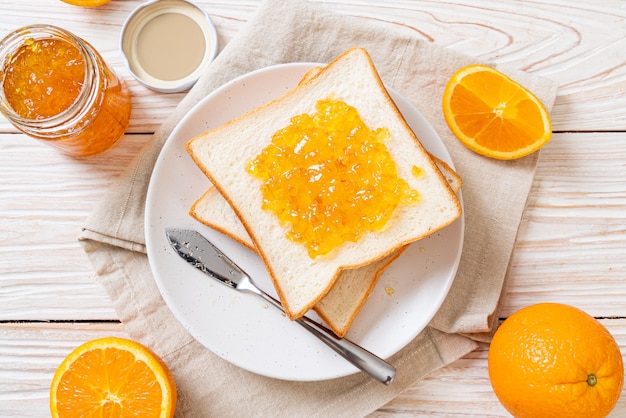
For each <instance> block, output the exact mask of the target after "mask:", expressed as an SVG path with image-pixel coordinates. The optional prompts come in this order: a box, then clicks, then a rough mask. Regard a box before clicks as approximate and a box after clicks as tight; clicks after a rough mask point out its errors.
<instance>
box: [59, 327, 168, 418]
mask: <svg viewBox="0 0 626 418" xmlns="http://www.w3.org/2000/svg"><path fill="white" fill-rule="evenodd" d="M175 409H176V384H175V382H174V379H173V377H172V375H171V374H170V372H169V369H168V368H167V366H166V365H165V363H163V361H162V360H161V359H160V358H159V357H157V355H156V354H154V353H153V352H152V351H150V350H149V349H148V348H147V347H145V346H143V345H142V344H140V343H138V342H136V341H132V340H128V339H124V338H119V337H106V338H99V339H96V340H92V341H89V342H86V343H84V344H82V345H81V346H79V347H77V348H76V349H74V351H72V352H71V353H70V354H68V356H67V357H66V358H65V359H64V360H63V362H62V363H61V364H60V365H59V367H58V369H57V371H56V373H55V374H54V378H53V379H52V385H51V386H50V411H51V413H52V417H96V416H97V417H130V416H141V417H161V418H164V417H173V416H174V411H175Z"/></svg>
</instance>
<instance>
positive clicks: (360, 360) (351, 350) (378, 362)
mask: <svg viewBox="0 0 626 418" xmlns="http://www.w3.org/2000/svg"><path fill="white" fill-rule="evenodd" d="M247 290H251V291H253V292H254V293H256V294H257V295H259V296H261V297H262V298H263V299H265V300H267V301H268V302H270V303H271V304H272V305H274V306H275V307H276V308H278V309H280V310H281V311H282V312H284V311H285V310H284V309H283V306H282V305H281V304H280V302H279V301H277V300H276V299H274V298H273V297H272V296H270V295H268V294H267V293H265V292H264V291H262V290H261V289H259V288H256V287H255V289H247ZM295 322H297V323H298V324H300V325H302V326H303V327H304V328H305V329H306V330H307V331H309V332H311V333H312V334H313V335H315V336H316V337H317V338H319V339H320V340H322V342H324V344H326V345H327V346H329V347H330V348H332V349H333V350H334V351H335V352H336V353H337V354H339V355H340V356H341V357H343V358H345V359H346V360H348V361H349V362H350V363H352V364H353V365H354V366H356V367H357V368H358V369H359V370H362V371H364V372H365V373H367V374H368V375H370V376H371V377H373V378H374V379H376V380H378V381H379V382H381V383H383V384H384V385H389V383H391V381H392V380H393V378H394V377H395V375H396V368H395V367H394V366H392V365H391V364H389V363H387V362H386V361H385V360H383V359H381V358H380V357H378V356H377V355H376V354H373V353H371V352H369V351H367V350H366V349H364V348H363V347H361V346H359V345H357V344H355V343H353V342H352V341H350V340H348V339H347V338H339V337H337V336H336V335H335V334H333V332H332V331H330V330H329V329H328V328H326V327H324V326H322V325H320V324H318V323H317V322H315V321H313V320H311V319H309V318H307V317H305V316H303V317H301V318H298V319H296V321H295Z"/></svg>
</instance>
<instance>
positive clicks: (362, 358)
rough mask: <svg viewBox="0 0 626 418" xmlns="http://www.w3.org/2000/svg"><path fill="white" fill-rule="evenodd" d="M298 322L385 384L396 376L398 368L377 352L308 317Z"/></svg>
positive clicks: (342, 355)
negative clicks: (333, 331) (334, 332)
mask: <svg viewBox="0 0 626 418" xmlns="http://www.w3.org/2000/svg"><path fill="white" fill-rule="evenodd" d="M296 322H297V323H299V324H300V325H302V326H303V327H304V328H305V329H307V330H308V331H310V332H311V333H312V334H313V335H315V336H316V337H318V338H319V339H320V340H322V341H323V342H324V343H325V344H326V345H327V346H329V347H330V348H332V349H333V350H334V351H335V352H336V353H337V354H339V355H340V356H341V357H343V358H345V359H346V360H348V361H349V362H350V363H352V364H353V365H355V366H356V367H358V368H359V369H360V370H362V371H364V372H365V373H367V374H369V375H370V376H371V377H373V378H374V379H376V380H378V381H379V382H381V383H383V384H384V385H389V383H391V381H392V380H393V378H394V377H395V375H396V368H395V367H394V366H392V365H391V364H389V363H387V362H386V361H385V360H383V359H381V358H380V357H378V356H377V355H376V354H373V353H371V352H369V351H367V350H366V349H364V348H363V347H361V346H359V345H357V344H355V343H353V342H352V341H350V340H348V339H347V338H339V337H337V336H336V335H335V334H333V333H332V332H331V331H330V330H328V329H327V328H326V327H323V326H322V325H320V324H318V323H317V322H315V321H313V320H311V319H309V318H307V317H302V318H299V319H297V320H296Z"/></svg>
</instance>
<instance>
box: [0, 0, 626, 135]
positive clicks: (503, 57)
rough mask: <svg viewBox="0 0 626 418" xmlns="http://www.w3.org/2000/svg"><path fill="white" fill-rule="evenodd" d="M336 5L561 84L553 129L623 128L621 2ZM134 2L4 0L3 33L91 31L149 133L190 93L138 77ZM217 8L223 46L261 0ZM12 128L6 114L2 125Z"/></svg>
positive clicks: (332, 5) (213, 10)
mask: <svg viewBox="0 0 626 418" xmlns="http://www.w3.org/2000/svg"><path fill="white" fill-rule="evenodd" d="M311 1H315V2H319V3H323V5H324V7H327V8H328V9H329V10H333V11H336V12H339V13H345V14H349V15H354V16H359V17H362V18H364V19H371V20H373V21H384V22H388V23H390V24H391V25H392V26H397V27H401V28H404V29H409V30H411V31H413V32H414V33H415V34H416V36H419V37H421V38H423V39H425V40H428V41H431V42H434V43H437V44H438V45H442V46H445V47H448V48H451V49H454V50H456V51H458V52H460V53H463V54H467V55H470V56H474V57H476V58H477V59H480V60H487V61H492V62H497V63H503V64H507V65H510V66H511V67H513V68H519V69H523V70H526V71H529V72H533V73H536V74H539V75H542V76H545V77H548V78H552V79H554V80H557V81H558V82H559V84H560V90H559V97H558V99H557V103H556V106H555V108H554V111H553V112H552V116H553V122H554V129H555V130H557V131H564V130H570V131H571V130H575V131H615V130H624V128H625V127H626V115H625V114H624V112H623V111H622V109H623V108H624V107H625V105H626V92H625V91H624V85H625V83H626V65H625V63H626V59H625V57H624V50H626V48H625V47H626V37H625V36H624V28H625V27H626V9H625V8H624V7H623V3H622V2H621V1H619V0H611V1H603V2H602V3H601V5H600V4H598V2H595V1H592V0H586V1H583V0H574V1H549V2H548V1H524V2H520V1H512V0H509V1H485V0H483V1H470V0H466V1H419V0H414V1H411V0H402V1H393V2H372V1H368V0H361V1H355V0H347V1H333V2H329V1H320V0H311ZM140 3H141V1H138V0H132V1H131V0H123V1H122V0H113V1H112V2H110V3H109V4H107V5H105V6H101V7H98V8H96V9H79V8H76V7H74V6H71V5H68V4H65V3H62V2H60V1H59V0H47V1H45V0H37V1H32V0H31V1H28V2H23V4H22V3H20V7H19V10H15V9H16V8H15V4H14V3H13V2H10V1H7V0H2V1H1V2H0V16H2V20H1V21H0V33H1V34H6V33H8V32H9V31H10V30H13V29H16V28H18V27H20V26H24V25H27V24H32V23H35V22H53V23H54V24H57V25H59V26H61V27H64V28H67V29H69V30H71V31H73V32H74V33H76V34H77V35H79V36H81V37H83V38H85V39H86V40H88V41H89V42H90V43H92V44H93V45H94V46H95V47H96V49H98V51H100V52H101V54H102V55H103V57H104V58H105V60H106V61H107V62H108V63H109V64H110V65H111V66H112V67H113V68H114V69H115V70H116V71H117V72H118V73H119V74H120V76H121V77H122V78H123V79H124V80H126V81H127V83H128V84H129V86H130V88H131V91H132V94H133V105H134V112H133V115H132V121H131V126H130V128H129V132H153V131H154V130H155V129H156V128H157V127H158V126H159V125H160V123H161V122H162V121H163V120H164V119H165V118H166V117H167V115H168V114H169V113H170V112H171V111H172V110H173V109H174V107H175V106H176V104H177V103H178V102H179V101H180V99H181V98H182V97H183V95H184V93H177V94H170V95H163V94H158V93H155V92H151V91H150V90H148V89H146V88H145V87H143V86H141V85H139V84H138V83H137V82H136V81H135V80H134V79H133V78H132V77H131V76H130V74H129V72H128V71H127V70H126V68H125V67H124V65H123V60H122V56H121V54H120V52H119V49H118V40H119V34H120V31H121V26H122V24H123V22H124V20H125V18H126V16H127V15H128V14H129V13H130V12H131V11H132V10H133V9H134V8H135V7H136V6H138V5H139V4H140ZM196 3H197V4H199V5H200V6H202V7H203V8H204V9H205V10H207V12H208V13H209V14H210V15H211V17H212V19H213V21H214V24H215V26H216V28H217V30H218V33H219V41H220V44H221V45H222V47H223V46H224V45H226V44H227V43H228V41H229V40H230V39H232V38H233V37H234V36H236V34H237V32H238V31H239V30H240V29H241V28H242V27H243V25H244V24H245V22H246V20H247V19H248V18H249V17H250V16H251V15H252V14H253V13H254V10H255V9H256V7H257V6H258V5H259V4H260V0H256V1H242V0H233V1H197V2H196ZM7 129H10V126H9V125H8V124H7V123H6V121H4V120H2V119H0V131H6V130H7Z"/></svg>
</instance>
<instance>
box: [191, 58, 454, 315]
mask: <svg viewBox="0 0 626 418" xmlns="http://www.w3.org/2000/svg"><path fill="white" fill-rule="evenodd" d="M327 98H333V99H336V100H342V101H344V102H346V103H348V104H349V105H351V106H354V107H355V108H356V109H357V110H358V112H359V114H360V116H361V118H362V119H363V120H364V122H365V123H366V125H367V126H369V127H370V128H371V129H375V128H380V127H385V128H387V129H388V130H389V132H390V138H389V139H388V140H387V141H386V142H385V145H386V147H387V149H388V151H389V153H390V154H391V156H392V158H393V159H394V161H395V163H396V168H397V172H398V176H399V177H401V178H402V179H404V180H405V181H406V182H407V183H408V184H409V186H410V187H411V188H412V189H414V190H417V191H418V192H419V193H420V196H421V201H420V202H419V203H418V204H415V205H405V206H398V207H397V208H396V209H395V210H394V212H393V214H392V217H391V218H390V219H389V221H388V222H387V225H386V226H385V228H384V229H383V230H381V231H378V232H376V233H367V234H365V235H364V236H363V237H362V238H360V239H359V240H358V241H357V242H348V243H345V244H343V245H342V246H341V247H339V248H337V249H336V250H335V251H332V252H331V253H330V254H327V255H324V256H320V257H316V258H311V257H310V256H309V254H308V252H307V250H306V248H305V247H304V246H302V245H298V244H295V243H294V242H292V241H291V240H289V239H288V238H287V236H286V232H287V230H286V228H285V227H283V226H281V224H280V222H279V220H278V218H277V217H276V216H275V215H274V214H273V213H271V212H269V211H264V210H262V209H261V206H262V195H261V191H260V185H261V182H260V181H259V180H258V179H256V178H254V177H253V176H251V175H250V174H248V172H247V166H248V164H249V162H250V161H251V160H252V159H254V158H255V157H256V156H257V155H258V154H259V153H260V152H261V151H262V150H263V149H264V148H265V147H266V146H267V145H269V143H270V142H271V138H272V135H273V134H274V133H275V132H276V131H277V130H279V129H281V128H283V127H285V126H287V125H288V124H289V123H290V119H291V118H292V117H293V116H295V115H299V114H303V113H307V114H311V113H314V112H315V105H316V103H317V101H318V100H322V99H327ZM187 151H188V152H189V154H190V155H191V157H192V158H193V159H194V161H195V162H196V164H197V165H198V166H199V167H200V169H202V171H203V172H204V173H205V174H206V176H207V177H208V178H209V180H211V182H212V183H213V185H215V187H216V188H217V189H218V190H219V191H220V193H221V194H222V195H223V196H224V197H225V198H226V200H227V201H228V203H229V204H230V206H231V207H232V208H233V209H234V210H235V212H236V213H237V216H238V217H239V219H240V220H241V222H242V224H243V226H244V228H245V229H246V231H247V233H248V234H249V236H250V238H251V239H252V242H253V243H254V246H255V248H256V249H257V250H258V253H259V255H260V256H261V258H262V259H263V261H264V263H265V266H266V268H267V270H268V272H269V275H270V277H271V279H272V281H273V284H274V286H275V288H276V291H277V293H278V295H279V297H280V299H281V302H282V304H283V307H284V308H285V311H286V313H287V315H288V317H289V318H291V319H295V318H298V317H300V316H302V315H303V314H304V313H305V312H307V311H308V310H309V309H311V308H312V307H313V306H314V305H315V304H317V303H318V302H319V301H320V300H321V299H322V298H323V297H324V296H325V295H326V294H327V293H328V292H329V291H330V289H331V288H332V286H333V284H334V283H335V281H336V280H337V278H338V277H339V275H340V273H341V271H342V270H345V269H350V268H357V267H361V266H364V265H367V264H369V263H372V262H374V261H377V260H380V259H383V258H384V257H387V256H389V255H391V254H393V253H394V252H395V251H397V250H399V249H400V248H402V247H404V246H405V245H407V244H409V243H411V242H414V241H417V240H419V239H421V238H422V237H425V236H427V235H429V234H432V233H433V232H435V231H437V230H439V229H441V228H444V227H445V226H447V225H449V224H450V223H452V222H453V221H454V220H455V219H457V218H458V217H459V216H460V215H461V206H460V204H459V201H458V199H457V198H456V196H455V194H454V192H453V191H452V189H451V188H450V187H449V185H448V184H447V182H446V181H445V178H444V177H443V176H442V174H441V173H440V171H439V170H438V169H437V167H436V166H435V163H434V162H433V161H432V159H431V158H430V156H429V155H428V153H427V152H426V151H425V150H424V148H423V147H422V145H421V144H420V143H419V140H418V139H417V138H416V137H415V135H414V134H413V132H412V131H411V129H410V128H409V126H408V125H407V123H406V121H405V120H404V118H403V117H402V115H401V114H400V112H399V111H398V109H397V107H396V106H395V104H394V102H393V101H392V100H391V98H390V96H389V94H388V93H387V91H386V90H385V88H384V86H383V84H382V81H381V80H380V78H379V76H378V74H377V72H376V69H375V68H374V65H373V63H372V61H371V59H370V57H369V55H368V54H367V52H366V51H365V50H364V49H362V48H353V49H350V50H348V51H346V52H345V53H343V54H342V55H340V56H339V57H338V58H337V59H335V60H333V61H332V62H331V63H330V64H328V65H327V66H326V67H324V68H323V69H321V70H320V71H319V73H318V74H317V75H315V76H313V77H311V78H310V79H309V80H307V81H305V82H303V83H301V84H299V85H298V86H297V87H296V88H294V89H293V90H291V91H289V92H287V93H286V94H285V95H283V96H282V97H280V98H278V99H276V100H274V101H271V102H270V103H268V104H266V105H263V106H261V107H259V108H257V109H255V110H253V111H251V112H249V113H247V114H245V115H242V116H240V117H238V118H235V119H234V120H232V121H230V122H228V123H226V124H225V125H222V126H221V127H219V128H217V129H214V130H212V131H209V132H206V133H204V134H202V135H200V136H198V137H195V138H192V139H191V140H190V141H189V142H188V143H187ZM414 166H418V167H419V168H420V169H421V170H422V171H423V173H424V174H423V175H421V176H414V175H413V174H412V168H413V167H414Z"/></svg>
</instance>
